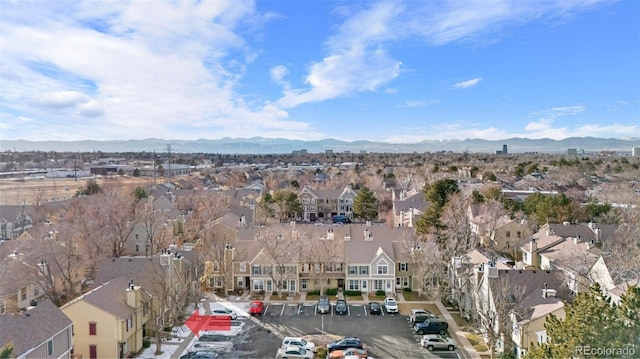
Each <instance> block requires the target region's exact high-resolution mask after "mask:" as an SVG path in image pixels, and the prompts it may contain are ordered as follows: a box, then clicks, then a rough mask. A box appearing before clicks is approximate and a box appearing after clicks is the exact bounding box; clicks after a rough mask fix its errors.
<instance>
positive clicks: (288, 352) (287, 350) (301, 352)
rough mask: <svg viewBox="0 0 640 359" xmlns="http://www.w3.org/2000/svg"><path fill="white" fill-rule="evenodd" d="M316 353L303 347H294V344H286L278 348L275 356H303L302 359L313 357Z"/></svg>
mask: <svg viewBox="0 0 640 359" xmlns="http://www.w3.org/2000/svg"><path fill="white" fill-rule="evenodd" d="M315 356H316V355H315V354H314V353H313V352H312V351H310V350H306V349H305V348H301V347H296V346H288V347H284V348H280V349H278V353H277V354H276V358H303V359H313V357H315Z"/></svg>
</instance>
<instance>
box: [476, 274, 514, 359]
mask: <svg viewBox="0 0 640 359" xmlns="http://www.w3.org/2000/svg"><path fill="white" fill-rule="evenodd" d="M524 293H525V288H524V287H523V286H521V285H519V284H517V283H513V281H512V280H510V277H509V276H506V275H502V276H498V278H489V276H488V275H485V277H484V278H483V285H481V286H480V288H479V289H478V299H477V301H478V302H477V304H478V307H477V308H478V311H477V315H478V316H477V317H476V318H475V319H476V325H477V326H478V327H479V328H480V330H481V331H482V333H483V334H484V337H485V341H486V342H487V346H488V347H489V353H490V354H491V358H492V359H493V356H494V352H495V350H496V346H497V344H498V342H499V341H500V340H503V342H504V343H505V345H508V343H509V342H510V340H504V339H505V338H508V337H509V336H510V333H511V326H510V325H509V321H510V318H511V315H512V313H519V314H522V311H523V308H521V305H520V304H521V303H522V299H523V297H524Z"/></svg>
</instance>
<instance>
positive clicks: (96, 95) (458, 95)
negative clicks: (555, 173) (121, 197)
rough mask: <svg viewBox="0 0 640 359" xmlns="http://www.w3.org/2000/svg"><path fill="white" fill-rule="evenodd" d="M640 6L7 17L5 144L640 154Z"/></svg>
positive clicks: (172, 8)
mask: <svg viewBox="0 0 640 359" xmlns="http://www.w3.org/2000/svg"><path fill="white" fill-rule="evenodd" d="M639 18H640V1H635V0H626V1H600V0H559V1H552V0H546V1H533V0H527V1H501V0H495V1H490V0H464V1H463V0H456V1H435V0H433V1H417V0H413V1H406V2H402V1H380V2H378V1H293V0H291V1H257V2H252V1H239V0H227V1H222V0H216V1H211V0H202V1H161V0H144V1H141V0H138V1H118V0H110V1H84V2H77V1H69V2H66V1H48V0H7V1H2V2H0V20H1V22H2V25H1V26H0V65H1V68H0V69H1V72H0V76H1V77H0V140H10V139H26V140H63V141H68V140H84V139H94V140H113V139H144V138H152V137H154V138H163V139H185V140H189V139H199V138H205V139H217V138H222V137H253V136H261V137H271V138H276V137H277V138H289V139H302V140H318V139H323V138H336V139H342V140H349V141H350V140H376V141H387V142H418V141H422V140H449V139H465V138H483V139H489V140H500V139H506V138H512V137H526V138H532V139H535V138H552V139H562V138H566V137H572V136H594V137H613V138H640V21H639V20H638V19H639Z"/></svg>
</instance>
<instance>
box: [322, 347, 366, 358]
mask: <svg viewBox="0 0 640 359" xmlns="http://www.w3.org/2000/svg"><path fill="white" fill-rule="evenodd" d="M347 357H354V358H358V359H367V358H368V355H367V350H366V349H358V348H347V349H344V350H341V349H338V350H334V351H332V352H331V353H329V359H345V358H347Z"/></svg>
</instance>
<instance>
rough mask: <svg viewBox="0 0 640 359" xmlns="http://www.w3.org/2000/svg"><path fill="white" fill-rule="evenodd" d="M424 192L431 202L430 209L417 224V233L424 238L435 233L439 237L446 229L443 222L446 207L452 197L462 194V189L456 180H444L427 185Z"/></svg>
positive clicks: (428, 208)
mask: <svg viewBox="0 0 640 359" xmlns="http://www.w3.org/2000/svg"><path fill="white" fill-rule="evenodd" d="M422 192H423V193H424V196H425V198H426V200H427V201H429V207H427V209H426V210H425V212H424V213H423V214H422V216H420V218H419V219H418V221H417V222H416V232H417V233H418V234H419V235H423V236H424V235H427V234H428V233H430V232H434V233H435V234H436V236H438V237H439V235H440V233H441V232H442V231H443V230H444V229H445V228H446V226H445V225H444V224H443V223H442V220H441V217H442V213H443V212H444V207H445V205H446V204H447V202H448V201H449V198H450V197H451V195H453V194H455V193H458V192H460V188H459V187H458V183H457V182H456V181H455V180H452V179H442V180H438V181H436V182H434V183H433V184H426V185H425V186H424V188H423V189H422Z"/></svg>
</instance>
